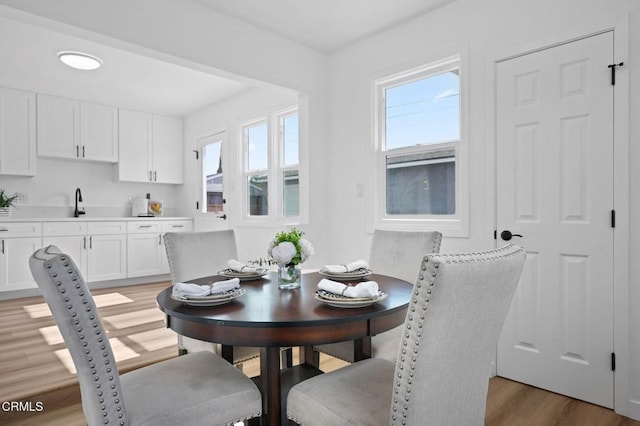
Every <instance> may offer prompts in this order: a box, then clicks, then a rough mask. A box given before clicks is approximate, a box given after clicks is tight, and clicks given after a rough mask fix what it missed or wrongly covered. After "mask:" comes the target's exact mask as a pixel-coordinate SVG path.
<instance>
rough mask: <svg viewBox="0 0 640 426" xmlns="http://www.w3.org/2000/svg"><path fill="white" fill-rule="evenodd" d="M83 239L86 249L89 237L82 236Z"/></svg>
mask: <svg viewBox="0 0 640 426" xmlns="http://www.w3.org/2000/svg"><path fill="white" fill-rule="evenodd" d="M82 239H83V240H84V241H83V245H84V249H85V250H86V249H87V237H82Z"/></svg>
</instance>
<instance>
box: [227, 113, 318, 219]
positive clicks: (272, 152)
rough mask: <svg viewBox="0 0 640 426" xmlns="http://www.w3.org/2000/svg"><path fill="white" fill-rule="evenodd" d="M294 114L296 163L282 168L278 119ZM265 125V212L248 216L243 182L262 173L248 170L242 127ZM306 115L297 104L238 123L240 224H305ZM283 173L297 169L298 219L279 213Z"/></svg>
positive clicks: (306, 210)
mask: <svg viewBox="0 0 640 426" xmlns="http://www.w3.org/2000/svg"><path fill="white" fill-rule="evenodd" d="M296 111H297V113H298V164H297V166H286V167H285V166H283V165H282V164H283V162H284V159H283V155H284V153H283V149H282V146H281V135H280V133H281V128H280V119H281V117H283V116H286V115H289V114H292V113H294V112H296ZM264 121H266V123H267V135H268V136H267V137H268V142H267V143H268V147H269V155H268V168H267V169H265V170H264V171H263V172H264V173H266V174H267V176H268V179H269V195H268V198H267V199H268V204H269V212H268V214H267V215H264V216H251V215H249V194H248V189H247V181H248V178H249V176H251V175H253V174H256V173H261V172H262V171H256V170H252V171H251V172H249V171H248V170H247V169H248V165H249V164H248V155H247V150H246V142H247V141H246V139H245V128H247V127H249V126H252V125H255V124H258V123H261V122H264ZM306 122H307V120H306V115H304V114H303V108H301V106H300V105H294V106H288V107H284V108H278V109H276V110H273V111H271V112H270V113H268V114H263V115H260V116H256V117H253V118H252V119H249V120H245V121H243V122H241V123H239V124H238V136H239V146H240V155H239V157H240V167H239V170H240V173H239V176H240V177H241V182H242V186H241V196H242V216H241V217H242V224H243V225H249V226H276V225H299V224H303V223H306V222H308V200H309V197H308V187H309V186H308V182H307V180H308V179H307V161H306V158H307V156H306V152H307V150H306V140H307V132H306ZM285 170H298V179H299V182H300V185H299V190H300V198H299V203H300V205H299V212H300V214H299V215H298V216H284V214H283V193H284V187H283V184H282V182H281V179H280V178H281V176H282V173H283V172H284V171H285Z"/></svg>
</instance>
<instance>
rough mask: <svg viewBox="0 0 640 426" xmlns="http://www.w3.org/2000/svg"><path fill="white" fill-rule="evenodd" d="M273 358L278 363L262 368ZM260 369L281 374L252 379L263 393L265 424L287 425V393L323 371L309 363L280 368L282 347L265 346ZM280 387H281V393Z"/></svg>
mask: <svg viewBox="0 0 640 426" xmlns="http://www.w3.org/2000/svg"><path fill="white" fill-rule="evenodd" d="M273 359H275V361H276V362H277V363H278V365H277V366H276V367H275V368H273V366H272V368H266V369H265V368H262V367H263V366H265V365H263V363H266V364H268V363H269V362H270V360H271V362H273ZM260 364H261V368H260V371H261V372H264V371H276V372H279V373H280V374H267V375H266V376H265V377H264V378H263V377H262V376H260V377H253V378H252V379H251V380H253V381H254V382H255V384H256V385H257V386H258V388H259V389H260V392H261V393H262V416H263V420H264V421H263V424H271V425H276V424H280V425H287V424H289V421H288V420H287V395H288V393H289V389H291V388H292V387H293V386H294V385H296V384H298V383H300V382H302V381H304V380H307V379H310V378H311V377H314V376H317V375H319V374H322V371H321V370H320V369H318V368H316V367H314V366H312V365H309V364H301V365H296V366H294V367H291V368H285V369H282V370H280V348H263V349H262V350H261V352H260ZM278 388H279V389H280V392H279V395H277V396H276V394H277V393H278Z"/></svg>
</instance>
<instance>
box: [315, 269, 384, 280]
mask: <svg viewBox="0 0 640 426" xmlns="http://www.w3.org/2000/svg"><path fill="white" fill-rule="evenodd" d="M372 273H373V272H372V271H371V269H367V268H360V269H357V270H355V271H352V272H329V271H326V270H324V269H320V275H323V276H325V277H327V278H331V279H333V280H337V281H348V280H357V279H359V278H364V277H368V276H369V275H371V274H372Z"/></svg>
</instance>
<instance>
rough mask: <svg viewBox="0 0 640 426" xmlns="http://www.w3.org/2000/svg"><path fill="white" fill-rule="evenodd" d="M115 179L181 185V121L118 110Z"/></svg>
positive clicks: (173, 118)
mask: <svg viewBox="0 0 640 426" xmlns="http://www.w3.org/2000/svg"><path fill="white" fill-rule="evenodd" d="M119 121H120V134H119V139H120V161H119V164H118V179H119V180H121V181H133V182H156V183H175V184H180V183H183V181H184V178H183V165H182V156H183V153H182V150H183V143H182V119H180V118H176V117H167V116H161V115H154V114H148V113H143V112H138V111H130V110H125V109H120V118H119Z"/></svg>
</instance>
